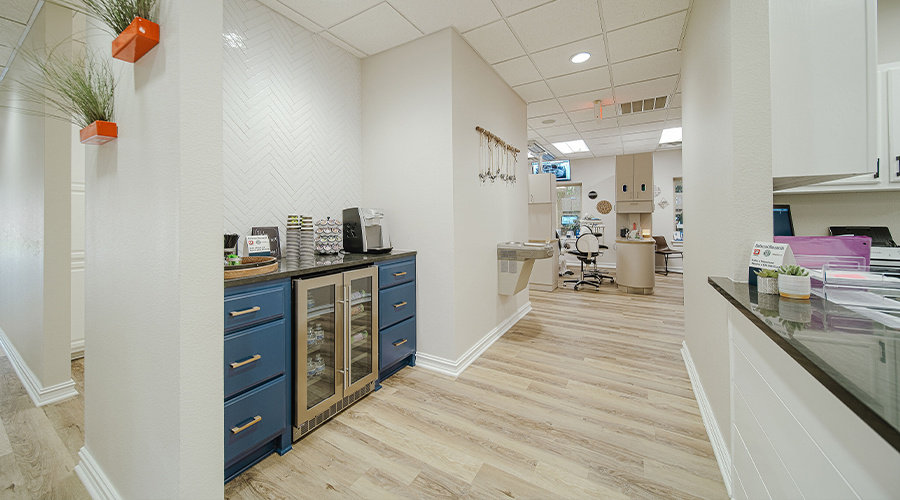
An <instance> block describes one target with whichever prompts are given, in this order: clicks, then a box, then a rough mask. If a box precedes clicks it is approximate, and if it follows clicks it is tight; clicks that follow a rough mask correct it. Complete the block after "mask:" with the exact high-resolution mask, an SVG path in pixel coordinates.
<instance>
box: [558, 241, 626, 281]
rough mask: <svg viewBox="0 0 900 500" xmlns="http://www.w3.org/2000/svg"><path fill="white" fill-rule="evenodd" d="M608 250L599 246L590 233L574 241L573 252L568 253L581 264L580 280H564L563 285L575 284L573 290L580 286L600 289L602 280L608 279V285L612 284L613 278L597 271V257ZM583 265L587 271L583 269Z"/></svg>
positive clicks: (606, 247) (598, 242) (604, 246)
mask: <svg viewBox="0 0 900 500" xmlns="http://www.w3.org/2000/svg"><path fill="white" fill-rule="evenodd" d="M607 249H609V247H608V246H606V245H601V244H600V240H599V239H598V238H597V236H596V235H593V234H591V233H583V234H582V235H581V236H579V237H578V239H577V240H575V250H569V253H570V254H572V255H574V256H575V257H577V258H578V260H579V261H580V262H581V279H577V280H565V281H563V284H564V285H566V284H569V283H575V290H578V287H579V286H581V285H590V286H594V287H597V290H599V289H600V285H601V284H602V283H603V280H604V279H608V280H609V281H610V283H614V282H615V281H614V280H613V277H612V276H610V275H608V274H606V273H604V272H603V271H601V270H599V269H597V257H599V256H601V255H603V250H607ZM585 265H586V266H587V269H585Z"/></svg>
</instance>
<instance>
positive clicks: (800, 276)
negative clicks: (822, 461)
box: [778, 266, 810, 299]
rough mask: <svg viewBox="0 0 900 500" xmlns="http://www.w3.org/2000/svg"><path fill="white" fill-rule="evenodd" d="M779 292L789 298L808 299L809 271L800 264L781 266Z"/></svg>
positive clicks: (779, 270)
mask: <svg viewBox="0 0 900 500" xmlns="http://www.w3.org/2000/svg"><path fill="white" fill-rule="evenodd" d="M778 293H779V294H780V295H781V296H782V297H785V298H788V299H808V298H809V294H810V283H809V271H807V270H806V269H804V268H802V267H800V266H781V268H779V269H778Z"/></svg>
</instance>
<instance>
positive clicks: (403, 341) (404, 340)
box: [394, 339, 406, 347]
mask: <svg viewBox="0 0 900 500" xmlns="http://www.w3.org/2000/svg"><path fill="white" fill-rule="evenodd" d="M405 343H406V339H403V340H398V341H397V342H394V347H397V346H400V345H403V344H405Z"/></svg>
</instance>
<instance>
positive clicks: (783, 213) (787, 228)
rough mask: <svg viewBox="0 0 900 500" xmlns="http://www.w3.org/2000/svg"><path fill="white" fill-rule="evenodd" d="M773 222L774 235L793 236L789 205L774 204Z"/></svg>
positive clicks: (792, 222)
mask: <svg viewBox="0 0 900 500" xmlns="http://www.w3.org/2000/svg"><path fill="white" fill-rule="evenodd" d="M772 208H773V212H772V213H773V224H772V229H773V230H774V233H775V234H774V235H775V236H794V221H793V219H791V206H790V205H774V206H773V207H772Z"/></svg>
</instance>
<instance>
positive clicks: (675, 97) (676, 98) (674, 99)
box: [669, 92, 681, 109]
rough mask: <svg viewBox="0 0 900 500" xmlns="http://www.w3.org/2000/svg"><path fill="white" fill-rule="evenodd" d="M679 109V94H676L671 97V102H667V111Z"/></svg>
mask: <svg viewBox="0 0 900 500" xmlns="http://www.w3.org/2000/svg"><path fill="white" fill-rule="evenodd" d="M680 107H681V93H680V92H679V93H677V94H675V95H673V96H672V101H671V102H669V109H671V108H680Z"/></svg>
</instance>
